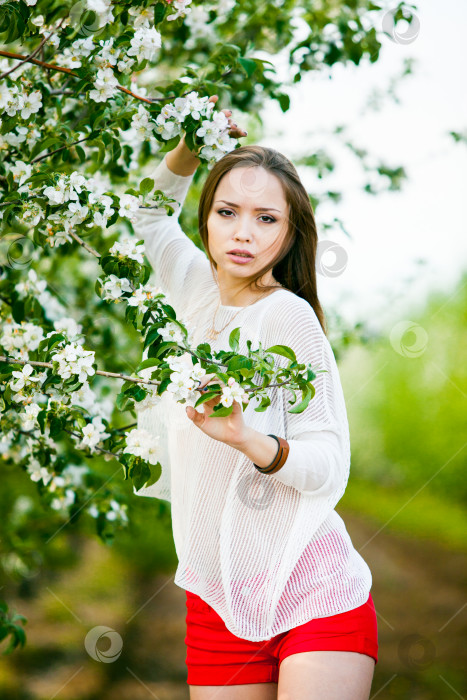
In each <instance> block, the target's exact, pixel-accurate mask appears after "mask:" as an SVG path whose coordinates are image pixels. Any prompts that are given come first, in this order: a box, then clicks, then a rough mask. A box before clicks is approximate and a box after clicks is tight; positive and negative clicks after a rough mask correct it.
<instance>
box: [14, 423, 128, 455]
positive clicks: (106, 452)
mask: <svg viewBox="0 0 467 700" xmlns="http://www.w3.org/2000/svg"><path fill="white" fill-rule="evenodd" d="M36 430H37V428H36ZM16 431H17V432H18V433H21V435H26V436H27V437H32V438H35V439H36V440H39V439H40V437H42V436H38V435H35V434H34V433H33V431H32V430H21V428H16ZM63 431H64V432H65V433H68V434H69V435H74V436H75V437H79V438H82V437H83V436H82V435H80V434H79V433H74V432H73V431H72V430H67V429H66V428H63ZM76 449H81V448H78V447H77V448H76ZM94 449H95V450H97V452H104V453H105V454H108V455H112V457H117V458H118V457H119V456H120V455H121V454H122V452H111V451H110V450H104V448H103V447H97V446H95V447H94Z"/></svg>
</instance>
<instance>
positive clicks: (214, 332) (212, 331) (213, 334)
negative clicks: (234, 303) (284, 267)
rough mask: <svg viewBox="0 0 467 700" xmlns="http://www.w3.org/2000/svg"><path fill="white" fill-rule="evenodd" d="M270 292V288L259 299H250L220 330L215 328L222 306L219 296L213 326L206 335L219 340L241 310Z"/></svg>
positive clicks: (210, 338)
mask: <svg viewBox="0 0 467 700" xmlns="http://www.w3.org/2000/svg"><path fill="white" fill-rule="evenodd" d="M278 287H282V285H278ZM269 293H270V290H268V291H266V292H264V294H261V296H260V297H259V299H253V301H250V303H249V304H247V305H246V306H241V307H240V309H239V310H238V311H237V313H236V314H234V315H233V316H232V318H230V319H229V320H228V321H227V323H226V324H225V326H223V327H222V328H221V329H220V330H218V331H217V330H216V329H215V328H214V324H215V322H216V315H217V311H218V310H219V306H220V303H221V298H220V296H219V301H218V302H217V306H216V310H215V312H214V318H213V321H212V326H211V328H210V329H209V330H208V331H207V333H206V337H207V338H208V339H209V340H217V338H218V336H219V334H220V333H222V331H223V330H224V328H227V326H228V325H229V323H232V321H233V320H234V318H235V317H236V316H238V314H239V313H240V312H241V311H243V309H246V308H247V306H251V304H254V303H255V302H257V301H259V300H260V299H262V298H263V297H264V296H266V295H267V294H269Z"/></svg>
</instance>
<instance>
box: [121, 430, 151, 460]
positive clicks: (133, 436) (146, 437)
mask: <svg viewBox="0 0 467 700" xmlns="http://www.w3.org/2000/svg"><path fill="white" fill-rule="evenodd" d="M158 442H159V436H158V435H157V436H155V435H152V434H151V433H149V432H148V431H147V430H144V428H135V429H134V430H130V432H128V433H127V434H126V447H125V448H124V450H123V452H126V453H129V454H133V455H136V456H137V457H141V458H142V459H144V460H145V461H146V462H149V463H150V464H157V462H158V461H159V460H158V458H157V452H158V449H157V448H158Z"/></svg>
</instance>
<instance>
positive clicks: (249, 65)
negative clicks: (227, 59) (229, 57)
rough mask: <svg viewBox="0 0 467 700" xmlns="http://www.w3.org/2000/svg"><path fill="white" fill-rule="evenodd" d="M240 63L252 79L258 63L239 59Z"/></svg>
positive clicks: (248, 59) (249, 59) (247, 59)
mask: <svg viewBox="0 0 467 700" xmlns="http://www.w3.org/2000/svg"><path fill="white" fill-rule="evenodd" d="M238 62H239V63H240V65H241V66H242V68H243V69H244V71H245V73H246V74H247V76H248V77H249V78H250V77H251V76H252V75H253V73H254V72H255V70H256V67H257V66H256V62H255V61H253V60H252V59H251V58H239V59H238ZM283 111H284V110H283Z"/></svg>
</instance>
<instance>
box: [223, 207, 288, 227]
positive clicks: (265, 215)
mask: <svg viewBox="0 0 467 700" xmlns="http://www.w3.org/2000/svg"><path fill="white" fill-rule="evenodd" d="M223 212H228V213H229V214H232V212H231V211H230V209H219V210H218V212H217V213H218V214H222V213H223ZM231 218H232V217H231V216H228V217H227V219H231ZM264 218H266V219H269V221H265V222H263V223H266V224H269V223H271V224H273V223H275V221H276V220H275V219H274V218H273V217H272V216H269V215H268V214H262V215H261V216H260V219H264Z"/></svg>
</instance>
